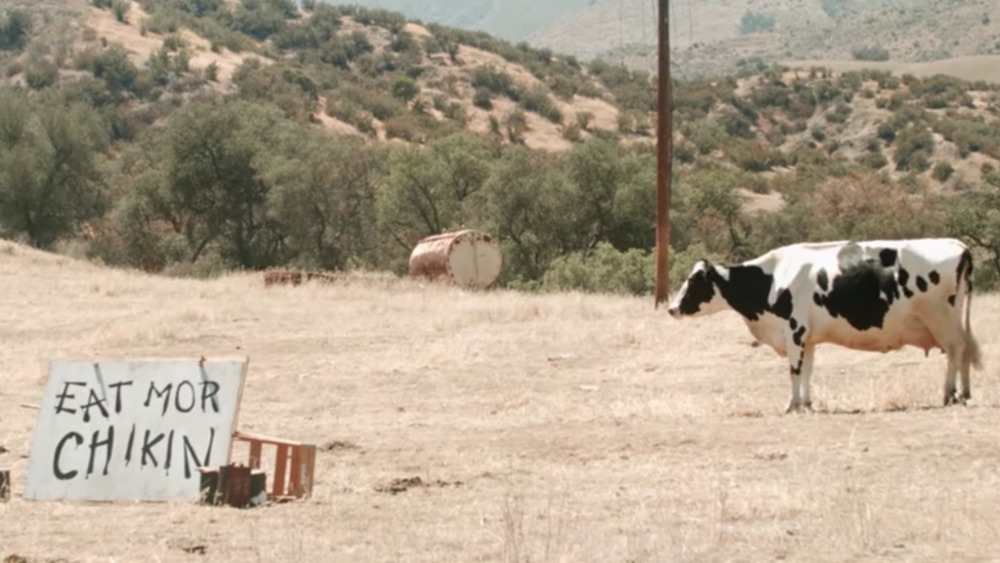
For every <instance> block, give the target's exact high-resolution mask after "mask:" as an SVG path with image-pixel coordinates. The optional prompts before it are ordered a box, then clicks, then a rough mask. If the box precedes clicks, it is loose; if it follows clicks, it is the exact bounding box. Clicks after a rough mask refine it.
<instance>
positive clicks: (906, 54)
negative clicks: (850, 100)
mask: <svg viewBox="0 0 1000 563" xmlns="http://www.w3.org/2000/svg"><path fill="white" fill-rule="evenodd" d="M671 8H672V14H671V43H672V46H673V47H674V65H675V67H674V68H675V69H676V72H677V74H678V75H679V76H685V77H697V76H713V75H719V74H725V73H729V72H732V71H733V70H734V64H735V63H736V62H737V61H739V60H740V59H749V58H754V57H760V58H762V59H763V60H765V61H766V62H776V61H787V60H813V59H815V60H824V61H841V60H851V59H853V58H855V56H856V55H855V50H857V49H858V48H860V47H874V48H881V49H885V52H886V56H888V57H889V58H890V59H891V60H893V61H900V62H924V61H931V60H939V59H946V58H950V57H968V56H974V55H988V54H997V53H1000V44H998V40H1000V4H997V3H995V2H990V1H988V0H975V1H971V2H970V1H965V0H918V1H913V2H906V3H905V6H904V5H900V3H899V2H895V1H890V0H823V1H815V2H805V3H803V2H795V1H791V0H773V1H761V0H698V1H695V0H674V1H673V2H672V3H671ZM652 10H653V5H652V4H651V3H649V2H641V1H639V0H622V1H620V2H613V1H610V0H608V1H604V2H596V3H593V4H591V5H590V6H588V7H587V8H585V9H583V10H580V11H578V12H575V13H574V14H572V15H571V16H570V17H567V18H565V19H563V20H561V21H559V22H558V23H556V24H555V25H553V26H550V27H548V28H546V29H544V30H541V31H538V32H536V33H534V34H532V35H531V36H530V37H529V38H528V40H529V41H530V42H531V43H532V44H533V45H537V46H539V47H547V48H551V49H553V50H555V51H558V52H565V53H572V54H575V55H577V56H579V57H581V58H583V59H589V58H591V57H595V56H604V57H607V58H609V59H610V60H615V61H618V60H624V61H625V62H626V63H628V64H630V65H632V66H634V67H636V68H643V69H646V68H652V67H653V66H654V65H655V52H656V50H655V44H656V30H655V28H654V25H655V16H654V15H653V14H652ZM749 16H753V17H749Z"/></svg>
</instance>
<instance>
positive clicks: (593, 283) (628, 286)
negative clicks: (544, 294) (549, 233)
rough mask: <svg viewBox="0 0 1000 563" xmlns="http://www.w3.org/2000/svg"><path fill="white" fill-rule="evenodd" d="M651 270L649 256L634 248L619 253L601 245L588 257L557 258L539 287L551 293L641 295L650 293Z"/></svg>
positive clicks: (652, 269) (573, 255)
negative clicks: (580, 292) (574, 291)
mask: <svg viewBox="0 0 1000 563" xmlns="http://www.w3.org/2000/svg"><path fill="white" fill-rule="evenodd" d="M654 267H655V264H654V257H653V254H652V253H651V252H648V251H644V250H640V249H637V248H632V249H629V250H626V251H620V250H617V249H615V248H614V247H613V246H611V244H609V243H606V242H601V243H598V244H597V246H596V247H595V248H594V250H593V252H591V253H590V254H586V255H584V254H580V253H572V254H567V255H565V256H560V257H559V258H556V259H555V260H554V261H553V262H552V264H551V265H550V266H549V268H548V270H546V272H545V276H544V277H543V279H542V287H543V288H544V289H547V290H551V291H573V290H577V291H584V292H590V293H624V294H632V295H643V294H648V293H650V292H652V290H653V281H654V279H655V275H654Z"/></svg>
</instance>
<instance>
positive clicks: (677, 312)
mask: <svg viewBox="0 0 1000 563" xmlns="http://www.w3.org/2000/svg"><path fill="white" fill-rule="evenodd" d="M667 313H668V314H670V316H671V317H673V318H675V319H679V318H680V317H681V309H680V307H671V308H669V309H667Z"/></svg>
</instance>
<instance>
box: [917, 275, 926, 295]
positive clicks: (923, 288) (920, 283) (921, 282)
mask: <svg viewBox="0 0 1000 563" xmlns="http://www.w3.org/2000/svg"><path fill="white" fill-rule="evenodd" d="M917 289H919V290H920V291H922V292H923V291H927V280H925V279H924V278H922V277H921V276H917Z"/></svg>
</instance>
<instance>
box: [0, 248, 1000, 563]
mask: <svg viewBox="0 0 1000 563" xmlns="http://www.w3.org/2000/svg"><path fill="white" fill-rule="evenodd" d="M0 282H2V286H3V288H4V291H3V292H2V294H0V320H2V322H0V397H2V401H0V446H2V447H3V449H2V450H0V452H3V453H0V466H6V467H8V468H10V469H11V470H12V472H13V475H14V496H13V498H12V499H11V501H10V502H8V503H5V504H0V522H2V523H3V532H2V533H0V560H3V558H7V559H6V561H31V562H35V561H38V562H41V561H115V562H125V561H196V560H197V561H206V560H208V561H310V562H312V561H536V562H537V561H601V562H610V561H619V562H625V561H731V560H736V561H763V560H775V559H781V560H795V561H805V560H809V561H818V560H822V561H871V560H881V559H887V558H888V559H898V560H906V561H944V560H947V561H963V560H985V559H990V558H993V557H996V555H997V553H998V550H1000V466H998V461H1000V447H998V444H997V433H996V429H997V427H998V425H1000V408H998V407H1000V378H998V377H997V373H998V371H997V370H998V366H1000V341H998V339H1000V337H998V334H997V332H996V330H995V327H997V326H1000V298H998V297H997V296H993V295H980V296H978V298H977V299H976V300H975V303H974V304H975V311H974V317H973V319H974V321H973V322H974V326H975V329H976V331H977V334H978V337H979V339H980V342H981V344H982V346H983V349H984V361H985V364H986V370H985V371H983V372H978V373H974V379H973V401H972V403H970V405H969V406H966V407H953V408H941V407H939V406H938V405H939V401H940V396H941V385H942V371H943V369H944V359H943V356H941V355H940V354H937V353H932V354H931V356H930V357H929V358H926V359H925V358H924V356H923V353H922V352H920V351H915V350H910V351H906V352H897V353H892V354H887V355H881V354H870V353H855V352H850V351H846V350H841V349H837V348H832V347H827V348H823V349H821V350H820V353H819V355H818V360H817V365H816V374H815V376H814V396H815V399H816V400H817V403H818V408H817V412H814V413H809V414H801V415H788V416H786V415H783V414H781V413H782V411H783V409H784V407H785V405H786V402H787V400H788V384H787V375H786V373H787V369H786V368H785V364H784V361H783V360H782V359H779V358H777V357H776V356H775V355H774V354H773V353H772V352H770V351H769V350H766V349H764V348H755V347H752V346H750V339H749V336H748V333H747V332H746V330H745V328H744V327H743V326H742V324H741V323H740V321H739V320H738V319H737V318H736V316H735V314H729V313H726V314H720V315H718V316H715V317H712V318H708V319H700V320H691V321H688V322H680V321H674V320H672V319H670V318H668V317H667V316H666V314H665V312H664V311H663V309H660V310H654V308H653V306H652V299H651V298H642V299H636V298H626V297H610V296H586V295H580V294H563V295H525V294H517V293H511V292H504V291H494V292H484V293H474V292H465V291H462V290H459V289H454V288H447V287H442V286H439V285H422V284H418V283H415V282H412V281H408V280H397V279H393V278H388V277H379V276H349V277H345V278H343V279H342V280H340V281H338V282H337V283H334V284H327V285H322V284H318V283H317V284H312V283H311V284H307V285H304V286H300V287H277V288H269V289H265V288H264V287H263V282H262V278H261V276H260V275H257V274H254V275H251V274H234V275H231V276H227V277H224V278H222V279H217V280H210V281H199V280H177V279H167V278H158V277H151V276H147V275H143V274H139V273H134V272H125V271H116V270H108V269H103V268H100V267H97V266H94V265H90V264H87V263H82V262H77V261H74V260H71V259H69V258H65V257H60V256H55V255H50V254H45V253H41V252H37V251H33V250H30V249H26V248H24V247H21V246H15V245H12V244H10V243H5V242H0ZM234 353H245V354H247V355H249V357H250V369H249V374H248V379H247V384H246V388H245V391H244V398H243V403H242V409H241V413H240V420H239V427H240V428H241V429H243V430H248V431H256V432H261V433H265V434H272V435H276V436H281V437H286V438H290V439H300V440H303V441H308V442H314V443H316V444H318V445H319V447H320V452H319V454H318V459H317V473H318V476H317V482H316V488H315V493H314V496H313V498H311V499H309V500H306V501H301V502H296V503H288V504H281V505H273V506H269V507H266V508H259V509H251V510H237V509H231V508H210V507H204V506H197V505H193V504H186V503H172V504H161V503H155V504H146V503H144V504H128V503H126V504H103V503H59V502H45V503H43V502H33V501H27V500H24V499H23V498H22V497H21V493H22V492H23V490H24V486H25V483H26V475H25V472H26V471H27V467H28V455H29V447H30V443H31V438H32V432H33V428H34V424H35V417H36V415H37V412H36V411H34V410H30V409H26V408H22V407H20V406H19V403H37V402H38V401H39V400H40V397H41V393H42V389H43V384H44V380H45V371H44V365H45V362H46V361H48V360H49V359H52V358H85V357H98V356H100V357H123V356H124V357H130V356H150V355H153V356H197V355H202V354H204V355H209V356H212V355H232V354H234ZM240 459H243V458H242V456H241V457H240ZM412 478H419V482H417V481H416V480H415V479H412ZM406 480H410V481H409V482H410V484H411V485H416V486H412V487H410V488H409V489H407V490H403V491H401V492H397V493H396V494H391V493H389V492H383V491H385V490H386V489H387V487H388V486H389V485H391V484H393V483H394V482H396V483H400V482H406Z"/></svg>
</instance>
